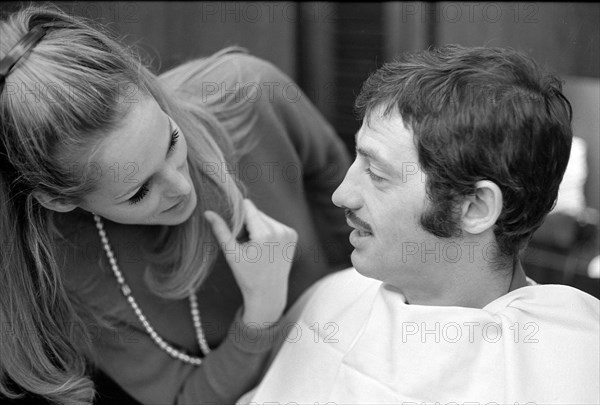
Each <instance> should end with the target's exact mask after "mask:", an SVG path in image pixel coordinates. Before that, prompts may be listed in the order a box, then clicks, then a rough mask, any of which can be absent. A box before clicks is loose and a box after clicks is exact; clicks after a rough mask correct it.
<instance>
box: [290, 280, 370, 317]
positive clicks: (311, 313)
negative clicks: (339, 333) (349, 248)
mask: <svg viewBox="0 0 600 405" xmlns="http://www.w3.org/2000/svg"><path fill="white" fill-rule="evenodd" d="M381 284H382V283H381V281H379V280H375V279H372V278H368V277H365V276H363V275H361V274H359V273H358V272H357V271H356V270H355V269H354V268H348V269H345V270H341V271H337V272H335V273H332V274H329V275H327V276H326V277H323V278H322V279H321V280H319V281H317V282H316V283H315V284H314V285H313V286H312V287H310V288H309V289H308V290H307V291H306V292H305V293H304V294H303V295H302V297H300V299H299V300H298V301H297V302H296V304H294V306H293V307H292V308H291V310H290V313H289V318H290V319H294V320H296V319H299V318H300V317H302V318H305V319H313V318H314V319H329V318H331V319H337V318H338V315H339V314H341V313H346V314H347V313H348V312H352V311H353V310H352V308H353V307H355V306H356V307H359V308H361V311H362V309H364V308H368V307H370V302H372V300H373V299H374V297H375V296H376V295H377V292H378V291H379V288H380V286H381Z"/></svg>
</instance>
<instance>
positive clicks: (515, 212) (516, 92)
mask: <svg viewBox="0 0 600 405" xmlns="http://www.w3.org/2000/svg"><path fill="white" fill-rule="evenodd" d="M381 106H384V107H385V109H384V116H385V115H389V114H390V113H392V112H396V113H400V115H401V117H402V119H403V121H404V123H405V125H406V126H407V128H409V129H410V130H412V132H413V134H414V142H415V146H416V149H417V152H418V156H419V165H420V166H421V169H422V170H423V171H424V173H425V174H426V177H427V184H426V188H427V194H428V196H429V199H430V200H431V206H430V208H429V209H428V210H427V211H426V212H425V213H424V214H423V215H422V216H421V224H422V225H423V227H424V228H425V229H426V230H428V231H429V232H431V233H433V234H434V235H436V236H439V237H450V236H459V235H460V228H459V226H458V224H457V214H458V213H457V212H456V208H457V207H458V203H459V202H460V201H462V199H463V198H464V197H465V196H467V195H472V194H473V193H474V191H475V183H476V182H477V181H480V180H490V181H493V182H494V183H495V184H496V185H498V187H499V188H500V190H501V191H502V197H503V207H502V212H501V214H500V216H499V218H498V220H497V222H496V227H495V229H494V233H495V236H496V242H497V244H498V248H499V249H500V253H501V254H502V255H506V256H511V257H515V256H516V255H517V254H518V252H519V251H520V250H521V249H522V248H524V247H525V246H526V245H527V242H528V241H529V238H530V237H531V235H532V234H533V232H534V231H535V230H536V229H537V228H538V227H539V226H540V225H541V224H542V222H543V220H544V218H545V216H546V215H547V214H548V212H549V211H550V210H551V209H552V207H553V206H554V204H555V202H556V198H557V195H558V187H559V185H560V182H561V180H562V177H563V174H564V171H565V169H566V166H567V162H568V160H569V153H570V150H571V139H572V133H571V116H572V110H571V105H570V103H569V101H568V100H567V99H566V98H565V96H564V95H563V94H562V86H561V82H560V80H559V79H558V77H556V76H554V75H552V74H548V73H544V72H543V71H542V70H541V69H540V68H539V67H538V65H537V64H536V63H535V62H534V61H533V60H532V59H531V58H529V57H527V56H525V55H523V54H521V53H518V52H516V51H514V50H509V49H499V48H464V47H461V46H457V45H448V46H444V47H442V48H439V49H435V50H428V51H421V52H417V53H414V54H406V55H404V56H403V57H401V58H400V59H398V60H396V61H394V62H391V63H388V64H386V65H384V66H383V67H381V68H380V69H379V70H377V71H376V72H375V73H373V74H372V75H371V76H370V77H369V78H368V79H367V81H366V82H365V83H364V84H363V87H362V90H361V92H360V94H359V96H358V98H357V100H356V110H357V112H358V114H359V116H360V118H361V119H367V120H368V119H369V115H370V113H371V112H372V111H373V110H374V109H375V108H376V107H381Z"/></svg>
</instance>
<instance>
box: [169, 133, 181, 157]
mask: <svg viewBox="0 0 600 405" xmlns="http://www.w3.org/2000/svg"><path fill="white" fill-rule="evenodd" d="M178 140H179V130H178V129H175V130H174V131H173V133H172V134H171V143H170V144H169V152H171V151H172V150H173V148H175V145H176V144H177V141H178Z"/></svg>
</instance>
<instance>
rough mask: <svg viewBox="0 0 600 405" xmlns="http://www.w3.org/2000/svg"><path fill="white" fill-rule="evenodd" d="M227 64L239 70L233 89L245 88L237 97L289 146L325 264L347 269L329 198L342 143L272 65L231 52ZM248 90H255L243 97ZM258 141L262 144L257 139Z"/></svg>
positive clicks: (339, 224) (340, 226) (340, 168)
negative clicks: (265, 119)
mask: <svg viewBox="0 0 600 405" xmlns="http://www.w3.org/2000/svg"><path fill="white" fill-rule="evenodd" d="M231 63H232V64H233V65H234V66H236V67H237V71H238V72H239V73H238V80H239V88H240V89H246V90H243V91H245V93H242V94H241V96H240V97H239V99H242V100H243V99H244V98H243V96H244V94H245V95H246V99H247V100H251V101H252V105H253V107H254V111H255V114H257V115H260V116H261V117H269V120H270V121H271V122H276V123H278V125H280V126H281V127H282V128H283V131H282V132H281V133H282V134H285V135H286V136H287V137H288V138H289V140H290V141H291V143H292V144H293V146H294V149H295V152H296V154H297V157H298V159H299V162H300V167H299V168H298V169H299V171H300V172H301V173H302V177H303V183H304V191H305V192H306V196H307V200H308V203H309V205H310V208H311V214H312V216H313V219H314V225H315V227H316V229H317V231H318V235H319V238H320V239H321V245H322V246H323V248H324V253H325V255H326V256H327V257H328V259H329V263H330V265H331V266H332V267H335V268H337V269H342V268H346V267H348V266H349V265H350V261H349V257H350V253H351V251H352V247H351V246H350V244H349V242H348V234H349V233H350V229H349V227H348V226H347V224H346V221H345V217H344V211H343V210H342V209H340V208H339V207H336V206H335V205H334V204H333V203H332V201H331V196H332V194H333V192H334V191H335V189H336V188H337V187H338V186H339V185H340V183H341V182H342V180H343V179H344V176H345V174H346V172H347V170H348V168H349V167H350V163H351V162H350V156H349V154H348V151H347V150H346V147H345V145H344V143H343V142H342V141H341V139H340V138H339V137H338V135H337V133H336V132H335V130H334V129H333V127H332V126H331V125H330V124H329V123H328V122H327V121H326V120H325V118H324V117H323V116H322V115H321V113H320V112H319V111H318V110H317V109H316V107H315V106H314V105H313V104H312V102H311V101H310V100H309V99H308V97H307V96H306V94H304V92H303V91H302V90H301V88H300V87H299V85H298V84H296V83H294V81H292V79H290V78H289V77H288V76H287V75H285V74H284V73H283V72H282V71H281V70H279V69H278V68H277V67H275V66H274V65H273V64H271V63H270V62H267V61H265V60H262V59H259V58H256V57H254V56H251V55H246V54H237V55H235V57H234V58H233V59H232V62H231ZM248 89H259V90H258V91H257V94H254V95H253V96H248V94H250V91H249V90H248ZM257 122H260V118H259V119H258V120H257ZM259 135H260V136H263V137H269V136H273V135H274V134H259ZM262 145H268V142H264V141H263V143H262ZM267 147H268V146H267Z"/></svg>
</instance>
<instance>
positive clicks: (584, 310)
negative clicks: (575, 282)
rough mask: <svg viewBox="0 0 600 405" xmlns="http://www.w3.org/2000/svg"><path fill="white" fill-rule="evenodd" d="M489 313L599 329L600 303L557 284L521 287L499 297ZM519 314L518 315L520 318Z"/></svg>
mask: <svg viewBox="0 0 600 405" xmlns="http://www.w3.org/2000/svg"><path fill="white" fill-rule="evenodd" d="M485 309H486V310H488V311H489V312H492V313H497V314H499V313H502V314H504V315H509V314H513V315H514V316H516V317H520V316H522V315H526V316H527V317H528V318H530V319H535V318H537V319H540V320H545V321H548V322H550V323H552V324H555V325H564V324H571V325H573V326H575V325H576V324H577V325H579V326H581V327H583V328H584V329H589V328H592V329H595V330H597V329H598V326H599V325H598V319H599V318H600V301H599V300H598V299H597V298H595V297H593V296H591V295H590V294H587V293H585V292H583V291H581V290H579V289H577V288H574V287H570V286H567V285H557V284H537V285H530V286H527V287H522V288H519V289H517V290H514V291H512V292H510V293H509V294H506V295H505V296H503V297H500V298H499V299H498V300H496V301H494V302H492V303H491V304H490V305H488V306H487V307H486V308H485ZM519 314H520V315H519Z"/></svg>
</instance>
